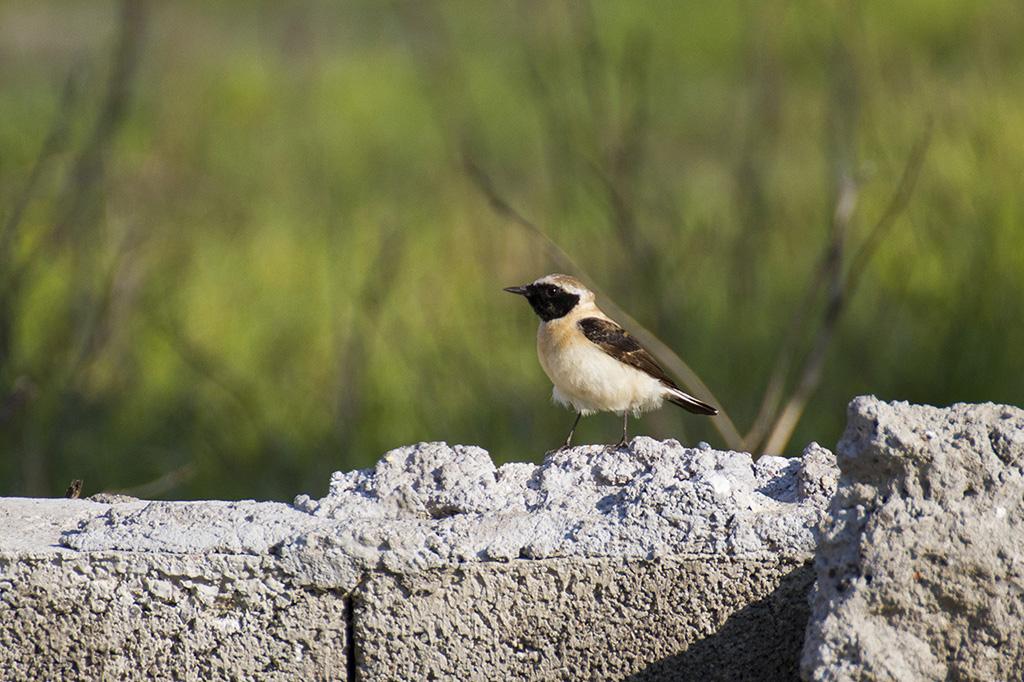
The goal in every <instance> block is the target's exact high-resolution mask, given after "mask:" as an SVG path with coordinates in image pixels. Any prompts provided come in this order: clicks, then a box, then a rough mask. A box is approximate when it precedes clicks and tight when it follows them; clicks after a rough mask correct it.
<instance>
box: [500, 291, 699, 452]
mask: <svg viewBox="0 0 1024 682" xmlns="http://www.w3.org/2000/svg"><path fill="white" fill-rule="evenodd" d="M505 291H508V292H509V293H513V294H519V295H520V296H525V297H526V300H527V301H529V303H530V305H531V306H532V307H533V310H534V312H535V313H537V315H538V316H539V317H540V329H538V330H537V357H538V358H539V359H540V366H541V367H543V368H544V372H545V373H546V374H547V375H548V378H549V379H551V383H552V384H554V385H555V388H554V391H553V392H552V397H553V398H554V400H555V401H556V402H558V403H561V404H562V405H565V406H566V407H572V408H573V409H574V410H576V412H577V414H576V421H574V422H573V424H572V428H571V429H570V430H569V437H568V438H566V439H565V445H563V446H562V447H560V448H558V450H564V449H565V448H568V447H569V444H570V443H571V442H572V434H573V432H575V431H576V426H577V425H578V424H579V423H580V417H582V416H583V415H585V414H593V413H595V412H621V413H622V440H621V441H620V442H619V443H618V445H617V447H625V445H626V423H627V420H628V419H629V415H630V414H632V415H633V416H634V417H637V416H639V415H640V413H642V412H647V411H649V410H656V409H658V408H660V407H661V406H662V403H663V402H664V401H665V400H668V401H669V402H671V403H674V404H676V405H679V406H680V407H682V408H683V409H685V410H688V411H690V412H693V413H695V414H706V415H713V414H718V410H717V409H715V408H714V407H712V406H711V405H708V404H707V403H705V402H701V401H700V400H697V399H696V398H694V397H693V396H691V395H687V394H686V393H684V392H683V391H681V390H679V387H678V386H676V384H675V382H673V381H672V379H670V378H669V377H668V375H667V374H665V371H664V370H663V369H662V368H661V367H659V366H658V363H657V362H655V361H654V358H652V357H651V356H650V354H649V353H648V352H647V351H645V350H644V349H643V348H642V347H641V346H640V344H639V342H637V340H636V339H635V338H633V337H632V336H630V335H629V333H628V332H626V330H625V329H623V328H622V327H621V326H620V325H618V324H617V323H615V322H614V321H612V320H611V319H610V318H609V317H608V316H607V315H605V314H604V313H602V312H601V310H600V309H599V308H598V307H597V304H595V303H594V294H593V292H591V291H590V290H588V289H587V288H586V287H585V286H583V285H582V284H581V283H580V281H579V280H577V279H576V278H575V277H570V276H568V275H548V276H546V277H541V278H540V279H538V280H537V281H536V282H533V283H532V284H527V285H525V286H521V287H506V288H505Z"/></svg>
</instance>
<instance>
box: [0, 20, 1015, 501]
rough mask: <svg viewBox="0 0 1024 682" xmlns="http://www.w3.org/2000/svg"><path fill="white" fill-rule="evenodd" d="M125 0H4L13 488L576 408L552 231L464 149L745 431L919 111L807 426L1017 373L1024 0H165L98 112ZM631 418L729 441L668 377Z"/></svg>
mask: <svg viewBox="0 0 1024 682" xmlns="http://www.w3.org/2000/svg"><path fill="white" fill-rule="evenodd" d="M121 12H122V6H121V4H120V3H115V2H98V1H79V2H59V1H53V0H6V1H5V2H4V3H3V4H0V230H2V232H0V399H2V400H3V403H2V404H0V494H8V495H23V494H31V495H44V496H45V495H60V494H62V493H63V491H64V488H65V487H66V486H67V484H68V482H69V481H70V480H71V479H72V478H81V479H84V481H85V486H84V494H91V493H93V492H97V491H100V490H123V489H127V490H131V491H134V492H138V493H140V494H144V495H153V496H163V497H172V498H200V497H223V498H249V497H254V498H258V499H282V500H290V499H291V498H292V497H293V496H294V495H295V494H297V493H301V492H306V493H310V494H313V495H316V496H319V495H322V494H324V493H325V491H326V486H327V479H328V476H329V473H330V472H331V471H334V470H336V469H350V468H356V467H364V466H369V465H372V464H373V463H374V462H375V461H376V460H377V458H378V457H379V456H380V455H382V454H383V453H384V452H385V451H386V450H388V449H389V448H393V447H396V446H400V445H403V444H407V443H411V442H417V441H421V440H446V441H448V442H450V443H456V442H461V443H473V444H479V445H481V446H483V447H485V448H487V449H488V450H489V451H490V452H491V454H492V456H493V457H494V459H495V461H496V462H503V461H510V460H528V461H539V459H540V458H541V457H542V456H543V453H544V451H545V450H547V449H550V448H551V447H553V446H555V445H557V444H558V443H560V442H561V441H562V439H563V438H564V437H565V433H566V432H567V429H568V427H569V425H570V423H571V420H572V415H571V413H569V412H567V411H565V410H563V409H562V408H560V407H557V406H554V405H552V404H550V384H549V383H548V380H547V378H546V377H545V376H544V374H543V372H542V371H541V369H540V367H539V365H538V364H537V361H536V356H535V352H534V334H535V330H536V322H537V321H536V318H535V317H534V315H533V314H532V312H531V311H530V310H529V309H528V307H527V306H526V305H525V304H524V302H523V301H522V300H521V299H518V298H515V297H512V296H510V295H508V294H506V293H503V292H502V291H501V289H502V287H504V286H509V285H513V284H522V283H525V282H528V281H531V280H533V279H535V278H536V277H539V276H541V275H544V274H547V273H548V272H552V271H557V270H558V269H559V268H558V267H557V266H556V264H555V263H554V262H553V261H552V260H551V257H550V256H549V255H548V252H547V251H546V247H545V243H544V241H543V240H541V239H539V238H538V237H537V236H536V235H535V234H532V233H531V232H530V231H529V230H526V229H524V228H522V227H521V226H520V225H518V224H516V223H515V222H514V221H510V220H508V219H507V218H506V217H504V216H502V215H500V214H499V213H498V212H496V211H495V210H494V209H493V208H492V206H491V205H490V203H489V202H488V199H487V197H486V196H484V194H483V193H482V192H481V191H480V189H479V187H478V186H477V185H476V184H475V183H474V182H473V180H472V179H471V177H470V175H469V174H468V173H467V171H466V167H467V163H469V162H471V163H473V164H475V165H476V166H477V167H479V168H481V169H483V170H484V171H485V172H486V174H487V175H488V177H489V178H490V180H491V182H492V183H493V186H494V187H495V189H496V191H497V192H498V193H499V194H500V195H501V197H502V198H503V199H504V200H506V201H507V202H509V203H510V204H511V205H513V206H514V207H515V208H516V210H518V211H519V212H520V213H521V214H522V215H523V216H525V217H526V218H527V219H528V220H530V221H532V222H533V223H535V224H536V225H537V226H539V228H540V229H541V230H542V231H543V233H544V234H546V235H547V236H548V237H549V238H550V239H551V240H553V241H554V242H555V243H556V244H558V245H559V246H560V247H561V248H562V249H563V250H564V251H565V252H566V253H567V254H568V255H569V256H570V257H571V258H572V259H573V261H574V262H575V263H576V264H577V265H578V267H579V268H581V269H582V270H583V271H585V272H586V273H587V274H588V275H589V276H590V277H592V278H593V280H594V281H595V282H597V283H599V284H600V286H601V287H602V288H603V289H604V290H605V291H606V292H607V293H608V294H609V295H610V296H611V297H612V298H613V299H614V300H615V301H616V302H617V303H618V304H619V305H620V306H622V308H624V309H625V310H627V311H629V312H630V314H631V315H632V316H633V317H635V318H636V319H637V320H638V321H639V322H641V323H642V324H644V325H645V326H646V327H647V328H648V329H650V330H651V331H652V332H654V333H655V334H657V335H658V337H659V338H661V339H662V340H663V341H664V342H665V343H667V344H668V345H669V346H670V347H671V348H673V349H674V350H675V351H677V352H678V353H679V355H680V356H681V357H682V358H684V359H685V360H686V361H687V362H688V363H689V365H690V366H691V367H692V368H693V369H694V370H696V371H697V373H698V374H699V375H700V376H701V378H702V379H703V380H704V382H705V383H706V384H707V385H708V386H709V387H710V389H711V391H712V392H713V394H714V396H715V398H716V399H717V400H718V401H719V402H720V403H721V404H722V405H723V406H724V407H725V409H726V410H728V412H729V414H730V416H731V417H732V419H733V420H734V421H735V423H736V424H737V426H738V427H739V429H740V431H741V432H743V431H745V430H746V429H747V428H748V427H749V425H750V423H751V421H752V420H753V418H754V416H755V415H756V413H757V409H758V405H759V402H760V399H761V396H762V394H763V392H764V388H765V382H766V381H767V379H768V376H769V374H770V371H771V368H772V365H773V363H774V359H775V356H776V354H777V353H778V351H779V348H780V345H781V344H782V340H783V338H784V335H785V332H786V329H787V326H788V324H789V321H790V318H791V315H792V313H793V310H794V309H795V308H796V307H797V306H799V305H800V301H801V300H802V299H803V298H804V296H805V292H806V290H807V287H808V281H809V279H810V277H811V273H812V271H813V269H814V267H815V263H816V262H817V259H818V258H820V256H821V254H822V252H823V249H824V248H825V245H826V244H827V242H828V240H829V235H830V230H831V229H832V214H833V211H834V208H835V202H836V195H837V189H836V188H837V183H838V178H840V177H842V176H843V174H844V173H846V174H848V175H850V176H853V177H856V178H857V180H858V183H859V184H858V187H859V191H858V195H857V198H858V201H857V204H856V211H855V213H854V215H853V218H852V220H851V222H850V226H849V229H850V232H849V242H848V243H849V246H848V249H847V252H846V256H845V257H846V258H847V259H848V258H849V256H850V254H851V253H852V251H853V250H855V248H856V247H857V246H858V245H859V244H860V243H862V242H863V240H864V238H865V237H866V235H867V233H868V232H869V231H870V229H871V228H872V227H873V225H874V224H875V222H876V221H877V220H878V219H879V217H880V216H881V214H882V213H883V212H884V210H885V207H886V205H887V204H888V202H889V200H890V198H891V196H892V194H893V192H894V191H895V189H896V186H897V184H898V182H899V179H900V177H901V173H902V172H903V168H904V166H905V164H906V162H907V158H908V155H909V154H910V150H911V148H912V147H913V145H914V143H915V141H916V140H918V139H920V138H921V136H922V134H923V133H924V132H925V131H926V130H927V129H928V128H929V126H931V130H932V136H931V141H930V146H929V148H928V151H927V155H926V157H925V160H924V163H923V165H922V166H921V169H920V174H919V179H918V183H917V185H916V187H915V189H914V192H913V195H912V196H911V199H910V202H909V204H908V206H907V208H906V210H905V211H904V212H903V213H902V214H901V215H900V216H899V218H898V220H897V222H896V223H895V224H894V226H893V228H892V232H891V233H890V234H889V236H888V237H887V238H886V239H885V241H884V242H883V243H882V244H881V246H880V248H879V250H878V251H877V253H876V255H875V258H874V259H873V260H872V261H871V263H870V265H869V268H868V269H867V271H866V272H865V274H864V279H863V281H862V284H861V286H860V287H859V289H858V290H857V292H856V295H855V297H854V298H853V299H852V300H851V301H850V303H849V306H848V308H847V309H846V311H845V313H844V316H843V318H842V320H841V322H840V324H839V326H838V328H837V331H836V336H835V340H834V343H833V344H832V346H831V347H830V351H829V354H828V356H827V361H826V363H825V366H824V372H823V376H822V383H821V385H820V387H819V388H818V390H817V391H816V393H815V394H814V398H813V400H812V401H811V402H810V404H809V406H808V409H807V411H806V412H805V414H804V417H803V419H802V420H801V422H800V424H799V425H798V427H797V430H796V432H795V434H794V437H793V439H792V441H791V442H790V445H789V449H788V450H787V453H788V454H796V453H798V452H799V451H800V450H801V449H802V448H803V447H804V446H805V445H806V444H807V443H809V442H810V441H812V440H817V441H820V442H821V443H823V444H824V445H826V446H828V447H832V446H834V444H835V441H836V439H837V438H838V437H839V435H840V433H841V431H842V428H843V426H844V424H845V405H846V403H847V401H848V400H849V399H851V398H852V397H854V396H855V395H858V394H862V393H874V394H877V395H878V396H880V397H882V398H885V399H891V400H896V399H900V400H910V401H917V402H926V403H931V404H937V405H946V404H950V403H953V402H960V401H968V402H974V401H988V400H991V401H996V402H1004V403H1011V404H1017V405H1022V404H1024V352H1022V351H1024V40H1021V38H1020V36H1021V35H1024V4H1022V3H1020V2H1010V1H1007V2H996V1H981V2H979V1H978V0H941V1H939V2H935V1H934V0H929V1H927V2H924V1H921V0H910V1H908V2H901V3H893V2H890V1H887V0H886V1H883V0H869V1H867V2H861V3H844V2H822V1H821V0H813V1H810V0H807V1H803V0H798V1H796V2H789V3H779V2H767V3H766V2H748V1H736V0H726V1H724V2H685V3H680V2H648V3H634V2H592V3H587V2H555V3H536V2H514V3H478V2H450V3H441V2H415V1H413V0H408V1H397V2H378V1H362V0H350V1H347V2H343V3H337V2H330V1H328V0H290V1H285V2H276V3H272V2H189V1H184V2H174V3H156V2H152V3H146V4H145V5H142V14H141V15H140V16H141V22H140V24H139V26H140V28H139V30H138V31H137V32H136V34H135V37H136V38H137V39H138V52H137V57H136V58H134V59H133V60H131V63H132V65H133V66H134V70H133V71H132V72H131V75H130V78H128V80H127V81H126V83H127V91H126V94H125V97H124V99H123V102H124V106H123V109H122V110H120V111H119V112H117V114H116V116H114V119H115V123H114V125H112V126H111V127H110V131H109V135H107V136H105V137H104V136H102V135H101V136H99V137H100V138H101V140H100V141H101V144H99V145H98V147H97V148H95V149H93V148H90V144H92V143H93V142H95V141H96V139H97V133H96V131H97V125H98V123H97V122H98V121H102V120H103V116H104V114H103V112H104V106H105V102H108V100H109V98H108V88H109V83H110V82H111V79H112V77H113V76H112V70H113V64H114V63H115V59H114V55H115V53H116V50H117V45H118V44H119V40H120V37H119V36H120V28H119V26H120V17H121ZM69 79H70V80H69ZM68 82H70V83H71V84H72V86H71V89H70V90H67V88H66V85H65V84H66V83H68ZM68 92H70V94H66V93H68ZM58 120H65V121H66V123H67V126H66V131H65V132H66V134H65V135H63V136H58V137H57V138H54V139H53V140H52V142H53V144H52V145H50V146H49V147H48V146H47V139H48V135H49V134H50V132H51V130H53V129H54V121H58ZM44 149H49V150H50V151H49V152H48V153H44V152H43V150H44ZM89 154H92V155H93V156H89ZM83 158H86V159H88V158H92V159H94V160H98V161H97V163H96V164H94V165H92V166H84V167H85V168H86V169H87V170H88V173H85V174H84V175H83V173H82V171H81V169H82V168H83V166H82V164H81V159H83ZM33 169H36V170H35V171H34V170H33ZM813 314H814V315H819V314H820V309H815V310H814V312H813ZM810 344H811V339H810V338H809V337H808V338H804V339H802V340H801V345H800V349H799V351H800V352H799V353H798V357H799V356H801V355H802V354H803V353H804V352H806V349H807V348H808V347H809V346H810ZM619 428H620V427H619V420H618V419H616V418H615V417H613V416H609V415H604V416H596V417H591V418H588V419H584V420H583V422H582V423H581V426H580V429H579V430H578V432H577V434H578V435H577V440H578V442H580V443H585V442H613V441H614V440H616V439H617V438H618V429H619ZM631 431H632V432H633V433H645V434H650V435H653V436H656V437H659V438H666V437H675V438H679V439H680V440H683V441H684V442H687V443H691V444H692V443H696V442H697V441H698V440H700V439H705V440H707V441H709V442H710V443H711V444H712V445H715V446H722V445H723V442H722V440H721V438H720V437H719V436H718V434H717V433H716V432H715V431H714V430H713V429H712V428H711V427H710V426H709V425H708V424H707V423H706V421H705V420H704V419H703V418H698V417H694V416H692V415H689V414H686V413H683V412H682V411H679V410H674V409H672V408H669V409H666V410H663V411H661V412H659V413H656V414H653V415H649V416H647V417H644V418H643V419H641V420H639V421H634V422H632V427H631Z"/></svg>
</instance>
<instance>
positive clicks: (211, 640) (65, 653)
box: [0, 438, 838, 680]
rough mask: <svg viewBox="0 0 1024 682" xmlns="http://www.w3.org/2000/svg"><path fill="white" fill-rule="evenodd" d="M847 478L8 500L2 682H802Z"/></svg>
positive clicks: (0, 505) (447, 478)
mask: <svg viewBox="0 0 1024 682" xmlns="http://www.w3.org/2000/svg"><path fill="white" fill-rule="evenodd" d="M837 478H838V470H837V469H836V467H835V463H834V456H833V455H832V454H831V453H829V452H828V451H827V450H824V449H823V448H820V447H818V446H816V445H812V446H810V447H808V449H807V450H806V452H805V454H804V457H803V458H800V459H793V460H786V459H781V458H770V457H765V458H762V459H761V460H760V461H758V462H757V463H756V464H755V463H753V462H752V461H751V459H750V456H749V455H746V454H742V453H735V452H718V451H714V450H711V449H709V448H698V449H690V448H684V447H682V446H681V445H679V443H677V442H675V441H665V442H658V441H654V440H651V439H648V438H636V439H634V441H633V442H632V443H631V444H630V447H629V448H628V449H621V450H616V449H614V448H607V447H603V446H581V447H577V448H573V449H571V450H567V451H564V452H560V453H556V454H554V455H552V456H550V457H548V458H547V460H546V461H545V462H544V463H543V464H541V465H534V464H523V463H517V464H506V465H504V466H502V467H498V468H496V467H494V465H493V464H492V462H491V459H490V456H489V455H488V454H487V452H486V451H484V450H482V449H480V448H476V447H472V446H451V447H450V446H448V445H446V444H444V443H421V444H418V445H414V446H409V447H405V448H399V449H397V450H394V451H392V452H390V453H388V454H386V455H385V456H384V457H383V458H382V459H381V460H380V462H378V464H377V466H376V467H375V468H373V469H368V470H363V471H356V472H348V473H337V474H335V475H334V477H333V478H332V482H331V489H330V492H329V494H328V495H327V496H326V497H325V498H323V499H321V500H312V499H310V498H308V497H306V496H299V498H297V499H296V501H295V504H294V505H286V504H280V503H270V502H254V501H239V502H221V501H207V502H153V501H143V500H136V501H131V500H129V501H118V503H116V504H99V503H97V502H92V501H88V500H25V499H4V500H0V679H5V680H6V679H90V680H91V679H104V680H106V679H184V680H193V679H194V680H199V679H232V680H273V679H310V680H319V679H358V680H385V679H428V678H429V676H430V675H431V674H433V675H434V676H435V678H436V679H494V678H496V677H497V678H501V677H513V678H516V679H636V680H639V679H659V680H660V679H666V680H668V679H691V678H692V677H693V676H696V675H699V676H700V677H708V678H710V679H722V680H729V679H792V678H793V676H794V675H795V673H796V666H797V662H798V657H799V650H800V641H801V635H802V631H803V628H804V624H805V623H806V619H807V616H808V606H807V603H806V600H805V598H804V595H806V593H807V590H808V589H809V585H810V582H811V579H812V571H811V568H810V566H809V565H808V564H807V563H806V562H807V561H808V559H809V557H810V556H811V555H812V552H813V549H814V541H815V540H814V534H813V532H812V529H813V528H814V526H815V524H816V523H817V522H818V521H819V520H820V519H821V517H822V516H823V514H824V511H825V508H826V506H827V503H828V499H829V498H830V497H831V494H832V491H833V490H834V487H835V482H836V479H837ZM751 670H756V671H759V673H763V674H757V675H755V676H754V677H751Z"/></svg>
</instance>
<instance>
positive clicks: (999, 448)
mask: <svg viewBox="0 0 1024 682" xmlns="http://www.w3.org/2000/svg"><path fill="white" fill-rule="evenodd" d="M836 454H837V455H838V460H839V466H840V469H841V472H842V473H841V478H840V480H839V489H838V492H837V493H836V495H835V497H834V499H833V502H832V504H831V507H830V509H829V513H828V516H827V517H826V518H825V519H824V521H823V522H822V527H821V541H820V544H819V549H818V556H817V558H816V561H815V567H816V571H817V583H816V587H815V589H814V591H813V593H812V607H813V616H812V620H811V623H810V626H809V628H808V633H807V641H806V644H805V648H804V653H803V661H802V675H803V677H804V679H805V680H814V681H815V682H832V681H836V682H838V681H840V680H842V681H847V680H865V681H866V680H872V681H873V682H881V681H885V680H892V681H894V682H895V681H897V680H1021V679H1024V627H1022V625H1024V410H1020V409H1017V408H1014V407H1009V406H1004V405H993V404H991V403H989V404H982V405H965V404H959V405H953V406H952V407H949V408H945V409H940V408H935V407H929V406H922V405H910V404H907V403H904V402H893V403H885V402H882V401H880V400H877V399H876V398H873V397H861V398H857V399H856V400H854V401H853V402H852V403H850V407H849V420H848V426H847V428H846V431H845V432H844V434H843V437H842V438H841V439H840V441H839V444H838V445H837V448H836Z"/></svg>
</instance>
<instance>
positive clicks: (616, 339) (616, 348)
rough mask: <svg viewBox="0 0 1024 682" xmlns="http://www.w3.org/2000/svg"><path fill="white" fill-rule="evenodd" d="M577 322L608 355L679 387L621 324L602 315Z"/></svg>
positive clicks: (665, 382)
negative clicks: (601, 316) (603, 317)
mask: <svg viewBox="0 0 1024 682" xmlns="http://www.w3.org/2000/svg"><path fill="white" fill-rule="evenodd" d="M576 324H577V326H578V327H579V328H580V331H581V332H583V335H584V336H585V337H587V339H588V340H590V341H591V342H593V343H595V344H597V345H598V346H600V347H601V350H603V351H604V352H605V353H607V354H608V355H610V356H612V357H613V358H615V359H616V360H618V361H620V362H624V363H626V364H627V365H629V366H630V367H636V368H637V369H638V370H640V371H641V372H646V373H647V374H650V375H651V376H652V377H654V378H655V379H657V380H659V381H660V382H661V383H663V384H665V385H666V386H668V387H670V388H678V386H676V384H675V382H674V381H672V380H671V379H670V378H669V377H668V375H667V374H665V370H663V369H662V368H661V367H659V366H658V363H657V362H655V361H654V358H652V357H651V356H650V354H649V353H648V352H647V351H645V350H644V349H643V347H642V346H641V345H640V342H639V341H637V340H636V339H635V338H633V337H632V336H630V334H629V332H627V331H626V330H625V329H623V328H622V327H620V326H619V325H617V324H615V323H614V322H612V321H611V320H605V319H602V318H600V317H585V318H583V319H582V320H580V321H579V322H577V323H576Z"/></svg>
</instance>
